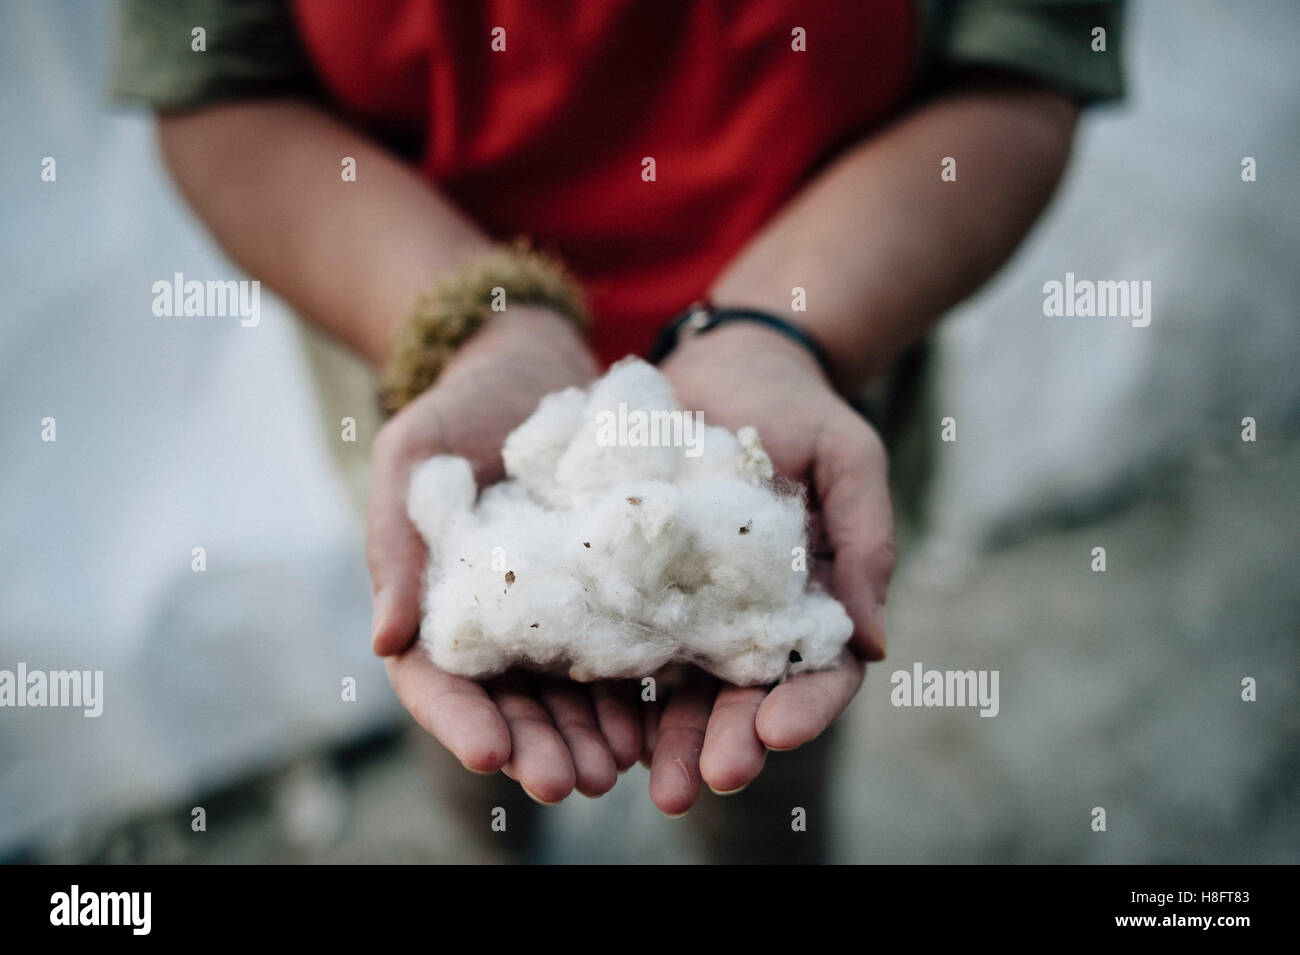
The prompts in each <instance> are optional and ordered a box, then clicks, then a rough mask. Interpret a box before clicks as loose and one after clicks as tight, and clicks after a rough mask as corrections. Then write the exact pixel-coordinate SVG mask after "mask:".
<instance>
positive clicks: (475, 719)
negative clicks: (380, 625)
mask: <svg viewBox="0 0 1300 955" xmlns="http://www.w3.org/2000/svg"><path fill="white" fill-rule="evenodd" d="M385 666H386V667H387V669H388V679H389V682H391V683H392V684H393V689H394V690H395V691H396V692H397V698H398V699H399V700H401V702H402V705H403V706H405V707H406V708H407V710H409V711H410V713H411V715H412V716H413V717H415V721H416V722H417V723H419V724H420V725H421V726H422V727H424V728H425V730H427V731H428V732H429V733H431V734H433V736H435V737H436V738H437V740H438V742H440V743H442V745H443V746H446V747H447V749H449V750H451V752H452V755H453V756H455V757H456V758H457V759H459V760H460V761H461V763H462V764H464V766H465V768H466V769H471V770H473V771H474V772H476V773H494V772H496V771H497V770H499V769H500V768H501V767H502V766H504V765H505V763H506V761H507V760H508V759H509V758H510V730H509V728H508V727H507V725H506V721H505V719H504V717H502V715H501V712H500V710H498V709H497V705H496V704H495V703H493V702H492V700H491V698H490V697H489V696H488V694H487V691H485V690H484V689H483V687H481V686H479V684H477V683H475V682H474V681H473V680H467V679H465V678H464V677H460V676H454V675H453V674H450V673H448V672H446V671H445V670H440V669H439V668H438V667H436V666H435V665H434V663H433V661H432V660H430V659H429V658H428V656H427V655H425V653H424V651H423V650H421V649H420V648H419V647H411V648H410V649H409V650H407V651H406V652H405V653H403V654H401V655H400V656H394V657H389V658H388V659H387V660H386V661H385Z"/></svg>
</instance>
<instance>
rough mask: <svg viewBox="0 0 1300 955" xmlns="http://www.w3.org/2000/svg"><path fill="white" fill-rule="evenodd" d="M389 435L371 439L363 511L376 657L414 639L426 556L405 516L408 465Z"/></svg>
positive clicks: (405, 645) (401, 648)
mask: <svg viewBox="0 0 1300 955" xmlns="http://www.w3.org/2000/svg"><path fill="white" fill-rule="evenodd" d="M389 434H391V432H380V436H379V437H377V438H376V439H375V447H374V451H373V452H372V465H371V477H370V503H369V505H368V507H367V511H366V562H367V563H368V564H369V565H370V581H371V592H372V599H373V602H374V618H373V620H372V622H371V631H370V643H371V646H372V647H373V649H374V651H375V653H377V654H379V655H380V656H391V655H392V654H394V653H400V652H402V650H404V649H406V648H407V647H408V646H410V644H411V641H413V640H414V639H415V636H416V633H417V632H418V630H419V627H420V571H421V569H422V568H423V567H424V556H425V544H424V542H423V541H422V540H421V539H420V535H419V533H418V532H417V531H416V529H415V527H414V525H412V524H411V521H410V519H409V518H408V517H407V516H406V492H407V485H408V483H409V481H410V476H411V464H412V461H411V459H410V458H409V456H407V455H406V454H405V453H404V452H403V450H402V449H401V447H400V446H399V442H398V440H397V439H394V438H391V437H387V435H389Z"/></svg>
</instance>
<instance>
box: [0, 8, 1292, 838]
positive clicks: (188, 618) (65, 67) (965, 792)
mask: <svg viewBox="0 0 1300 955" xmlns="http://www.w3.org/2000/svg"><path fill="white" fill-rule="evenodd" d="M110 15H111V11H110V8H109V7H107V6H106V5H101V4H89V3H77V4H71V3H50V4H46V3H35V2H28V3H15V4H6V5H5V6H4V8H3V10H0V20H2V21H3V28H2V29H0V51H3V53H4V56H3V59H2V60H0V62H2V63H3V66H0V70H3V83H2V84H0V90H2V92H0V104H3V105H2V106H0V121H3V123H4V128H5V130H6V135H5V136H4V137H3V139H0V155H2V156H3V159H4V170H5V177H4V182H3V184H0V195H2V197H3V202H2V209H3V211H2V212H0V215H3V218H4V225H5V228H4V231H3V238H2V241H3V243H4V246H3V252H4V254H3V256H0V284H2V285H3V287H4V289H5V290H6V293H7V294H6V296H5V303H4V306H3V311H2V312H0V407H2V408H3V410H4V414H3V424H2V426H0V461H3V462H4V466H3V468H2V469H0V488H2V492H0V539H2V540H3V545H4V546H3V548H0V620H3V621H4V623H3V624H2V625H0V668H12V667H13V666H14V665H15V664H16V662H17V661H19V660H22V661H25V662H26V663H27V664H28V665H29V666H30V667H34V668H35V667H43V668H48V669H60V668H69V667H76V668H100V669H103V670H104V671H105V685H106V693H107V697H108V699H107V703H106V708H105V713H104V715H103V716H102V717H101V718H99V719H97V720H94V719H85V718H83V717H82V716H81V714H80V712H79V711H58V710H26V711H18V710H8V709H6V710H3V711H0V856H2V855H3V854H4V853H5V852H18V851H22V852H25V853H26V854H27V856H26V857H33V858H49V859H60V860H75V859H97V860H105V859H165V860H170V859H196V860H198V859H201V860H204V861H272V860H319V861H356V860H365V861H384V860H390V859H391V860H392V861H422V860H448V859H456V860H460V859H474V858H483V859H491V858H494V857H495V856H494V855H483V854H482V850H481V849H476V848H474V847H473V845H471V843H472V841H473V840H471V839H469V838H468V834H466V833H463V832H461V831H460V830H459V829H457V827H456V826H455V825H454V824H452V823H451V821H450V819H449V816H448V813H447V811H446V809H445V806H440V805H439V804H437V803H436V801H435V799H436V797H435V789H436V787H434V786H433V785H431V779H430V774H431V772H432V770H431V769H430V763H429V761H428V760H427V759H426V756H427V749H428V747H429V745H430V744H428V743H426V742H425V741H423V740H421V739H419V738H417V737H416V736H415V735H414V734H411V733H405V732H403V733H400V734H399V735H396V736H392V735H382V728H383V727H386V726H403V725H405V724H404V717H402V716H401V715H400V713H399V711H398V710H397V708H396V706H395V704H394V703H393V701H392V699H391V694H390V692H389V689H388V687H387V683H386V681H385V680H384V677H383V673H382V668H381V667H380V666H379V665H378V664H377V663H376V662H375V661H373V660H372V659H371V658H370V656H369V651H368V648H367V640H366V634H367V627H368V600H367V597H368V588H367V583H366V578H365V573H364V566H363V563H362V559H361V551H360V545H359V537H358V535H357V529H356V527H355V525H354V520H353V516H352V511H351V509H350V508H349V505H348V497H347V494H346V492H345V490H344V483H343V481H342V480H341V479H340V478H339V476H338V475H337V474H336V473H335V472H334V471H333V470H332V467H331V460H332V455H331V453H330V448H329V447H328V445H327V443H326V442H327V441H328V440H337V438H338V432H337V428H335V427H334V426H333V424H330V425H329V426H328V427H324V426H322V425H321V424H320V422H319V420H318V415H317V411H318V409H317V406H316V403H315V401H314V398H313V395H312V389H311V387H310V382H309V380H308V375H307V371H306V368H305V365H304V363H303V362H302V360H301V355H300V346H299V343H298V341H297V337H296V335H295V333H294V331H293V329H292V327H291V319H290V318H289V316H288V315H287V314H286V313H285V312H284V311H283V310H282V309H277V308H275V307H273V306H272V305H270V304H269V303H268V300H267V297H265V296H264V298H263V317H262V324H261V326H260V327H258V328H255V329H251V328H250V329H244V328H240V327H239V326H238V323H237V322H231V321H223V320H208V319H159V318H155V317H154V316H153V315H152V314H151V313H150V309H149V306H150V302H151V300H152V295H151V293H150V286H151V284H152V282H154V281H155V280H158V279H169V278H170V277H171V275H172V273H173V272H176V271H182V272H184V273H186V274H187V276H193V277H198V278H207V277H224V276H225V275H227V274H228V273H229V272H230V266H228V265H226V264H223V263H222V261H221V259H220V258H219V256H218V254H217V253H216V252H215V251H214V249H213V247H212V246H211V244H210V243H209V242H208V241H207V240H206V239H205V238H204V237H203V236H202V234H201V232H200V231H199V230H198V229H197V227H196V226H195V225H194V223H193V222H192V221H191V220H190V219H189V218H188V216H187V215H186V214H185V213H184V212H183V210H182V209H181V207H180V206H179V204H178V202H177V200H176V198H175V196H174V193H173V192H172V190H171V187H170V186H169V185H168V184H167V183H166V182H165V180H164V178H163V177H162V174H161V171H160V169H159V167H158V164H157V161H156V159H155V158H154V153H153V148H152V142H151V134H150V129H149V123H148V121H147V120H146V119H145V118H144V117H142V116H139V115H135V114H116V113H111V112H107V111H105V110H104V108H103V102H102V93H101V92H100V87H101V85H102V81H103V79H104V76H105V74H106V72H107V68H108V63H109V57H110V51H109V49H108V47H109V39H108V38H109V37H110V36H111V29H110V27H109V19H108V18H109V16H110ZM1297 45H1300V7H1298V6H1296V5H1295V4H1291V3H1288V2H1284V0H1277V2H1264V0H1257V2H1245V3H1240V4H1233V5H1230V6H1229V5H1220V4H1214V3H1211V2H1209V0H1198V2H1194V3H1173V2H1172V0H1160V2H1155V0H1153V2H1148V3H1142V2H1138V3H1136V4H1134V9H1133V10H1132V11H1131V15H1130V25H1129V36H1128V53H1127V56H1128V63H1129V75H1130V82H1131V95H1130V98H1129V101H1128V102H1127V104H1126V105H1125V106H1124V107H1122V108H1120V109H1119V110H1110V111H1099V112H1098V113H1096V114H1094V115H1091V116H1089V118H1088V119H1087V120H1086V121H1085V126H1084V128H1083V131H1082V133H1081V136H1080V141H1079V145H1078V150H1077V153H1076V159H1075V162H1074V165H1073V166H1072V169H1071V172H1070V174H1069V177H1068V179H1067V181H1066V183H1065V185H1064V187H1063V189H1062V193H1061V195H1060V196H1059V197H1058V200H1057V202H1056V204H1055V205H1054V206H1053V208H1052V210H1051V211H1050V213H1049V216H1048V217H1047V219H1046V220H1045V221H1044V222H1043V223H1042V224H1041V225H1040V227H1039V229H1038V230H1037V231H1036V232H1035V234H1034V235H1033V237H1032V238H1031V240H1030V242H1029V243H1028V244H1027V245H1026V247H1025V248H1024V249H1023V250H1022V253H1021V254H1020V255H1019V256H1018V257H1017V259H1016V260H1015V261H1014V262H1013V263H1012V264H1011V265H1010V266H1009V267H1008V268H1007V269H1006V270H1005V271H1004V273H1003V274H1002V275H1001V276H1000V277H999V278H998V279H997V280H996V281H995V282H994V283H993V284H992V285H991V286H990V287H989V288H988V289H986V290H985V292H984V293H982V294H981V295H980V296H978V297H977V298H976V299H975V300H973V301H972V302H970V303H968V304H967V305H966V306H965V307H963V308H962V309H961V310H960V311H959V314H957V315H954V316H953V317H952V318H951V319H950V321H949V323H948V325H947V327H946V328H945V331H944V332H943V334H942V335H941V337H940V348H939V357H940V362H939V374H938V377H937V380H936V382H935V387H934V389H933V391H932V393H931V395H930V396H929V397H928V399H927V406H926V409H927V410H926V414H927V415H930V416H931V417H932V420H930V419H928V418H927V419H926V425H927V427H930V428H932V437H931V439H930V440H931V444H932V450H931V453H932V455H933V457H934V461H935V464H936V473H935V480H934V484H933V487H932V488H931V491H930V494H929V498H928V501H929V504H928V508H927V513H928V522H927V523H926V524H925V525H924V526H921V527H912V528H909V529H908V531H907V533H906V534H905V536H904V538H903V540H902V542H901V544H902V562H901V565H900V568H899V574H898V578H897V581H896V584H895V587H894V589H893V591H892V594H891V599H890V624H891V647H890V659H889V660H888V661H886V662H885V663H884V664H880V665H877V666H873V667H872V668H871V670H870V671H869V673H868V681H867V686H866V688H865V690H864V691H863V694H862V695H861V696H860V697H859V699H858V700H857V701H856V703H855V704H854V706H853V708H852V709H851V710H850V712H849V715H848V716H847V717H846V720H845V723H846V725H845V727H844V729H845V732H843V733H841V734H840V738H839V740H838V745H839V746H840V751H841V757H840V762H839V765H840V770H839V772H838V773H837V775H836V778H835V793H836V809H835V813H834V815H833V818H831V819H814V820H810V827H812V826H815V827H818V828H823V827H824V830H828V831H830V832H831V833H832V834H833V836H834V845H835V851H836V858H838V859H839V860H841V861H881V862H973V861H1006V862H1021V861H1043V862H1066V861H1078V862H1250V861H1271V862H1282V861H1290V862H1295V861H1297V846H1300V812H1298V811H1297V805H1300V800H1298V799H1297V797H1298V796H1300V745H1297V744H1300V705H1298V704H1300V687H1298V686H1297V670H1298V668H1297V662H1300V661H1298V659H1297V657H1298V654H1297V648H1298V637H1300V588H1297V586H1296V581H1297V579H1298V578H1300V573H1298V572H1297V571H1300V561H1298V560H1297V557H1296V555H1295V542H1296V541H1297V539H1298V538H1300V440H1298V436H1300V375H1297V374H1296V371H1295V369H1296V367H1297V363H1298V362H1300V308H1298V307H1297V302H1300V271H1298V270H1297V269H1296V262H1297V260H1298V259H1300V190H1297V189H1296V188H1295V186H1294V183H1295V182H1296V181H1297V175H1298V174H1300V128H1298V127H1297V124H1296V121H1295V115H1294V114H1295V103H1296V102H1298V101H1300V67H1298V66H1297V65H1296V61H1295V56H1294V50H1295V49H1296V47H1297ZM47 155H52V156H55V157H56V158H57V160H58V181H57V183H42V182H41V181H40V178H39V169H40V161H41V158H42V157H43V156H47ZM1243 156H1254V157H1256V159H1257V162H1258V170H1259V181H1257V182H1254V183H1244V182H1242V180H1241V177H1240V169H1241V159H1242V157H1243ZM1067 271H1069V272H1074V273H1075V274H1076V275H1077V276H1079V277H1080V278H1093V279H1114V280H1119V279H1149V280H1151V281H1152V283H1153V288H1154V292H1153V294H1154V309H1153V320H1152V323H1151V325H1150V327H1147V328H1133V327H1131V326H1130V325H1129V323H1128V322H1127V321H1125V320H1122V319H1074V320H1062V319H1047V318H1045V317H1044V316H1043V314H1042V307H1041V306H1042V298H1043V295H1042V291H1041V289H1042V284H1043V283H1044V282H1046V281H1049V280H1052V279H1056V280H1062V279H1063V278H1064V275H1065V273H1066V272H1067ZM337 410H338V409H335V408H331V409H330V412H329V413H330V416H331V418H332V417H333V416H334V415H335V413H336V412H337ZM46 415H54V416H56V417H57V419H58V441H57V443H55V444H44V443H42V442H41V441H40V438H39V435H40V421H41V419H42V418H43V417H44V416H46ZM948 415H951V416H953V417H954V418H956V420H957V423H958V441H957V442H956V443H955V444H941V443H940V442H939V441H938V440H937V439H938V433H939V424H938V422H939V418H940V417H943V416H948ZM1245 416H1252V417H1254V418H1255V419H1256V421H1257V423H1258V432H1259V440H1258V441H1257V442H1256V443H1253V444H1247V443H1243V442H1242V441H1241V440H1240V431H1241V419H1242V418H1243V417H1245ZM367 439H368V436H367V435H361V437H360V440H362V441H365V440H367ZM194 546H204V547H205V548H206V549H207V555H208V570H207V572H206V573H204V574H195V573H193V572H192V571H191V570H190V553H191V548H192V547H194ZM1096 546H1104V547H1105V548H1106V550H1107V556H1108V561H1107V562H1108V569H1107V572H1106V573H1105V574H1095V573H1093V572H1092V571H1091V570H1090V567H1089V564H1090V560H1091V557H1090V554H1091V550H1092V548H1093V547H1096ZM915 661H921V662H922V663H923V664H924V665H925V666H926V667H936V668H955V669H969V668H988V669H997V670H999V671H1000V674H1001V712H1000V714H999V715H998V716H997V717H996V718H994V719H980V718H979V717H978V716H977V715H976V713H975V711H973V710H961V709H910V710H909V709H895V708H894V707H892V706H891V705H890V703H889V689H890V686H889V676H890V673H891V672H892V671H894V670H895V669H909V670H910V668H911V666H912V664H913V662H915ZM1247 676H1252V677H1254V678H1255V679H1256V680H1257V681H1258V697H1259V698H1258V701H1257V702H1254V703H1244V702H1242V700H1241V695H1240V694H1241V680H1242V678H1243V677H1247ZM346 677H355V679H356V680H357V683H358V702H356V703H350V702H344V701H343V700H342V699H341V693H340V684H341V681H342V680H343V679H344V678H346ZM377 728H379V729H381V735H380V736H379V737H377V738H376V737H372V736H371V735H370V734H371V733H372V731H374V730H376V729H377ZM366 740H371V742H370V743H368V744H367V743H366V742H365V741H366ZM376 740H377V741H376ZM359 741H360V742H359ZM349 745H350V748H344V749H339V747H345V746H349ZM771 758H772V759H773V760H776V759H779V758H780V755H779V754H774V755H773V756H772V757H771ZM645 787H646V777H645V773H644V771H642V770H640V769H639V768H638V769H635V770H633V771H632V772H630V773H628V774H627V776H626V777H624V778H623V779H622V780H621V781H620V783H619V785H618V786H617V787H616V789H615V790H614V792H613V793H611V794H610V795H609V796H607V797H605V798H604V799H601V800H599V801H594V802H593V801H590V800H586V799H583V798H581V797H576V798H574V799H572V800H570V801H569V802H567V803H566V804H565V805H563V806H562V807H560V808H559V809H557V810H551V811H548V813H547V814H546V818H545V831H544V839H543V841H542V847H543V848H542V852H541V855H540V857H541V858H545V859H548V860H558V861H588V860H591V861H637V860H639V861H649V862H661V861H663V862H666V861H693V860H696V859H699V858H701V854H700V850H699V849H698V847H697V846H696V845H695V844H694V843H693V840H692V836H691V830H690V829H689V827H688V826H687V822H686V821H685V820H677V821H669V820H665V819H663V818H662V817H660V816H658V814H657V813H656V812H655V810H654V809H653V807H652V806H651V805H650V803H649V800H648V798H647V796H646V792H645ZM214 794H217V795H214ZM706 798H716V797H708V796H706ZM205 799H206V801H204V800H205ZM213 800H216V801H213ZM200 804H202V805H205V806H206V807H207V808H209V811H210V813H213V814H214V818H223V819H224V820H225V822H224V823H223V824H222V825H219V826H218V825H214V824H212V823H211V822H210V825H209V831H208V832H207V833H204V834H201V835H199V834H194V833H192V832H191V831H190V827H189V811H190V807H191V806H193V805H200ZM1097 806H1101V807H1105V808H1106V810H1107V815H1108V828H1107V831H1106V832H1104V833H1096V832H1093V831H1091V829H1090V827H1089V823H1090V821H1091V815H1090V813H1091V810H1092V809H1093V807H1097ZM213 807H217V808H216V809H214V808H213ZM489 809H490V807H485V809H484V820H485V823H484V824H485V825H486V820H487V812H488V810H489Z"/></svg>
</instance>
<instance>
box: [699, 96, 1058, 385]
mask: <svg viewBox="0 0 1300 955" xmlns="http://www.w3.org/2000/svg"><path fill="white" fill-rule="evenodd" d="M1076 117H1077V108H1076V107H1075V106H1074V104H1073V103H1071V102H1070V101H1069V100H1067V99H1066V98H1064V97H1062V96H1060V95H1058V94H1055V93H1052V92H1048V91H1046V90H1042V89H1038V88H1035V87H1031V86H1027V85H1022V84H1018V83H1015V82H1013V81H999V80H985V81H981V82H978V83H976V84H974V85H972V86H970V87H968V88H964V89H958V90H954V91H953V92H951V93H948V94H946V95H944V96H942V97H940V98H938V99H936V100H934V101H933V102H931V103H929V104H928V105H926V106H923V107H922V108H920V109H918V110H917V111H915V112H913V113H911V114H909V115H908V116H906V117H904V118H903V119H901V120H900V121H899V122H897V123H896V124H894V125H893V126H892V127H890V128H888V129H886V130H885V131H883V132H882V133H880V134H879V135H875V136H872V137H871V138H870V139H868V140H867V141H865V142H863V143H862V144H861V145H859V146H857V147H855V148H853V149H851V150H849V151H848V152H847V153H845V154H844V155H843V156H842V157H840V158H839V159H838V160H837V161H836V162H834V163H833V164H832V165H831V166H830V167H829V168H828V169H827V170H826V171H825V172H823V173H822V174H821V175H820V176H819V177H818V178H817V179H815V180H814V181H813V182H812V183H810V184H809V185H808V186H807V187H806V188H805V189H804V191H803V192H802V193H801V194H800V195H799V196H798V197H797V198H796V199H795V200H794V202H792V203H791V204H790V205H789V206H788V207H787V208H786V209H785V210H783V212H782V213H781V214H780V215H779V216H778V217H777V218H776V219H775V220H773V221H772V222H771V223H770V224H769V225H768V226H767V227H766V228H765V229H763V230H762V231H761V232H760V233H759V234H758V235H757V236H756V237H755V239H754V240H753V241H752V242H750V244H749V245H748V247H747V248H745V249H744V251H743V252H742V253H741V255H740V256H739V257H738V258H737V259H736V260H735V261H734V262H733V263H732V265H731V266H730V267H729V268H728V269H727V270H726V271H725V272H724V274H723V275H722V276H721V277H720V278H719V280H718V281H717V283H716V284H715V285H714V287H713V289H712V291H711V295H712V297H713V298H714V300H716V301H718V302H720V303H723V304H728V305H750V306H754V307H760V308H765V309H766V310H769V311H772V312H776V313H778V314H780V313H786V314H789V315H790V316H791V317H792V318H793V319H795V320H796V321H798V322H800V323H801V324H804V325H805V326H806V327H807V328H808V329H809V330H810V331H811V332H812V333H813V334H814V335H815V336H816V337H817V338H818V340H820V341H821V343H822V344H823V345H824V346H825V347H826V350H827V351H828V352H829V353H830V355H831V356H832V360H833V363H834V364H835V366H836V377H837V383H838V384H839V385H840V386H841V387H843V388H845V389H850V390H851V389H853V388H856V387H857V386H858V385H860V384H862V383H863V382H864V381H865V380H866V379H868V378H869V377H871V376H872V375H874V374H876V373H878V372H880V371H881V370H883V369H884V368H886V367H888V365H889V364H890V362H891V361H893V360H894V359H895V358H896V357H897V356H898V355H899V353H900V352H901V351H902V350H903V349H904V348H905V347H906V346H907V345H908V344H910V343H911V342H913V341H915V340H916V339H917V338H918V337H920V335H921V334H922V333H923V332H924V331H925V330H926V329H927V328H928V327H929V326H930V324H931V323H932V322H933V321H934V320H935V319H937V318H938V317H939V316H940V315H941V314H942V313H943V312H944V311H945V310H946V309H948V308H950V307H951V306H952V305H954V304H956V303H957V302H959V301H961V299H963V298H964V297H966V296H967V295H968V294H970V293H971V292H972V291H974V290H975V289H976V288H977V287H978V286H979V285H980V284H981V283H983V282H984V280H985V279H987V278H988V277H989V276H990V275H991V274H993V272H995V271H996V270H997V269H998V268H999V267H1000V266H1001V265H1002V263H1003V262H1004V261H1005V260H1006V258H1007V257H1008V256H1009V255H1010V254H1011V252H1012V251H1013V250H1014V249H1015V247H1016V245H1017V243H1018V242H1019V241H1020V239H1021V238H1022V237H1023V236H1024V234H1025V232H1026V231H1027V230H1028V229H1029V227H1030V225H1032V224H1033V222H1034V220H1035V219H1036V218H1037V217H1038V214H1039V212H1041V211H1042V208H1043V206H1044V205H1045V204H1046V203H1047V200H1048V199H1049V198H1050V197H1051V195H1052V192H1053V190H1054V189H1055V188H1056V184H1057V181H1058V180H1059V179H1060V176H1061V173H1062V171H1063V169H1064V167H1065V162H1066V159H1067V158H1068V156H1069V151H1070V141H1071V138H1072V136H1073V132H1074V126H1075V120H1076ZM946 156H951V157H953V158H954V159H955V160H956V172H957V180H956V181H955V182H943V181H941V180H940V178H939V173H940V161H941V160H942V159H943V158H944V157H946ZM795 286H799V287H802V288H804V289H805V290H806V292H807V308H808V310H807V312H806V313H798V314H797V315H796V314H793V313H791V311H790V308H791V289H792V288H794V287H795ZM720 331H721V330H720ZM715 334H717V333H715Z"/></svg>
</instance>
